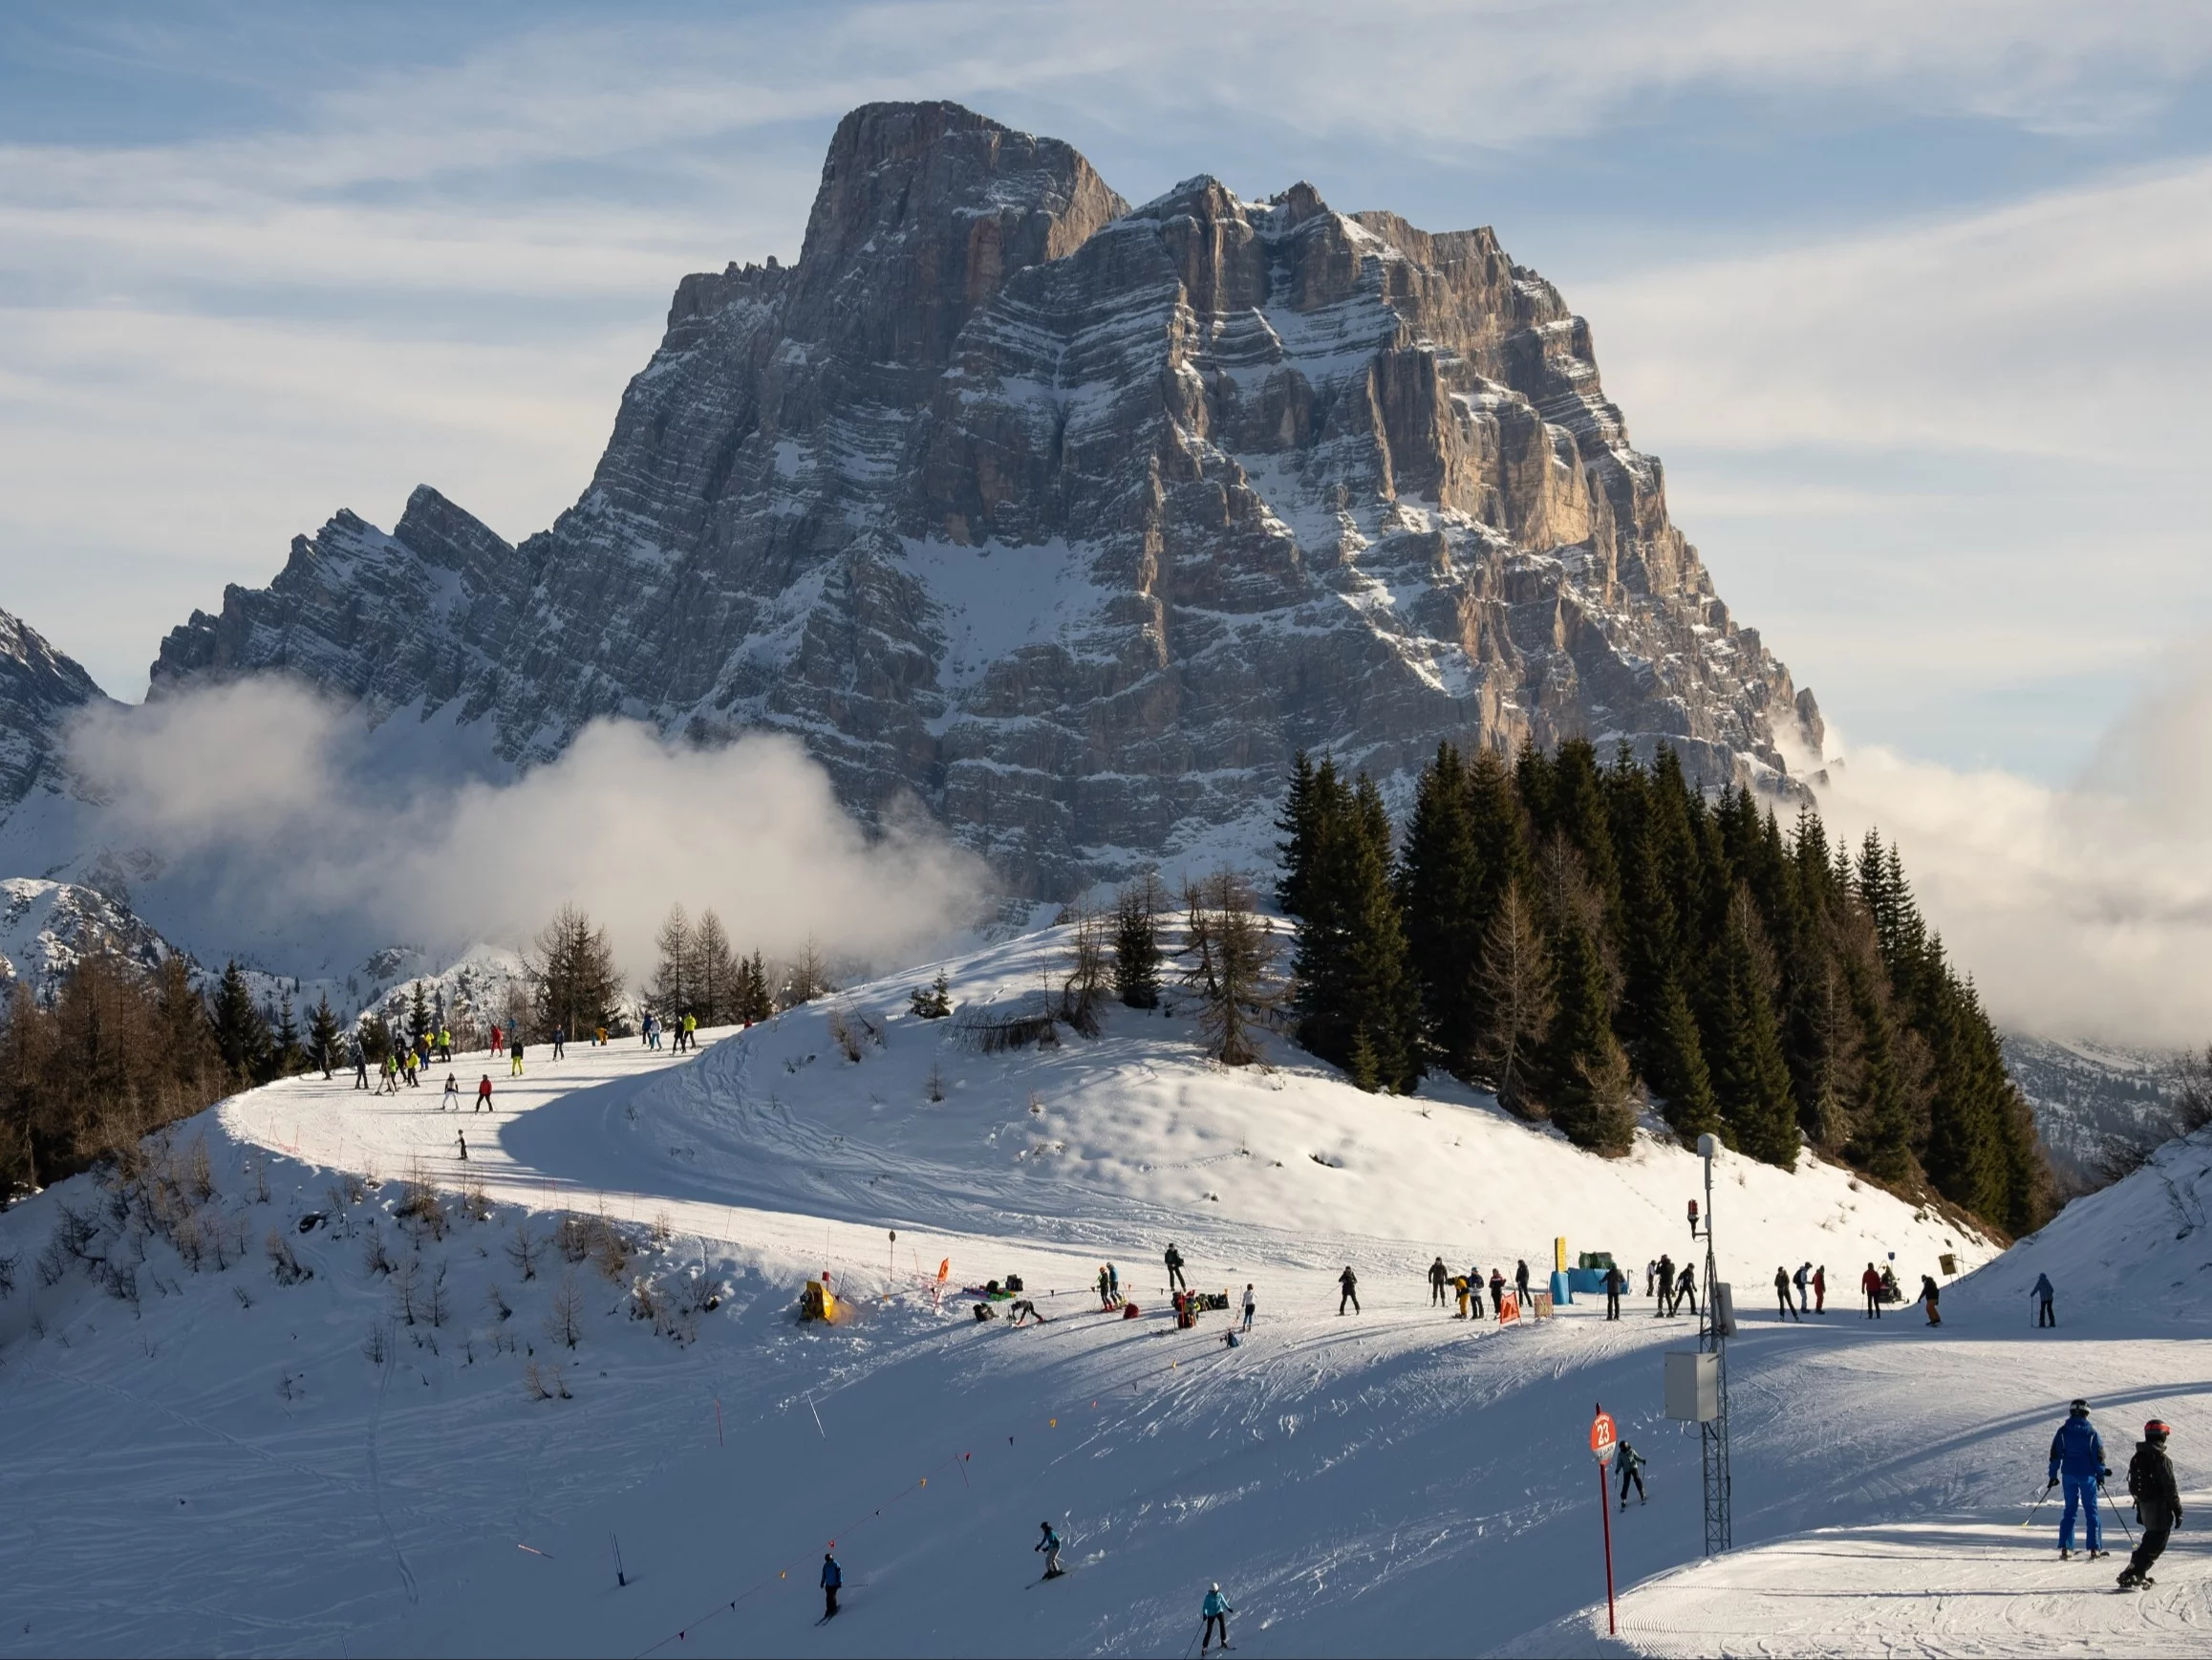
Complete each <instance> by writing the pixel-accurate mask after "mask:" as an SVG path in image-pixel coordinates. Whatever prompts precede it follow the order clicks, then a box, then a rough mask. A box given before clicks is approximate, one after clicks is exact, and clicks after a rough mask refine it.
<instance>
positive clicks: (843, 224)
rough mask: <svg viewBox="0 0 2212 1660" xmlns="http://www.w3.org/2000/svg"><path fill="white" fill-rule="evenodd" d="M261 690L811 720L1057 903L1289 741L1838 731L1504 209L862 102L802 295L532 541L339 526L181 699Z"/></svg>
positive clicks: (634, 440) (1261, 775)
mask: <svg viewBox="0 0 2212 1660" xmlns="http://www.w3.org/2000/svg"><path fill="white" fill-rule="evenodd" d="M271 670H282V671H285V672H288V673H290V674H293V675H297V676H300V677H303V678H305V679H309V680H311V681H312V682H313V683H315V684H316V685H318V686H321V687H323V688H325V689H327V690H329V691H332V692H335V693H339V694H342V695H344V696H346V697H349V698H353V699H357V700H359V701H361V702H362V703H364V704H365V705H366V706H367V708H368V710H369V712H370V714H371V716H372V718H375V719H382V718H384V717H386V716H389V715H392V714H395V713H398V712H401V711H419V712H422V713H428V712H429V711H431V710H435V709H441V708H446V707H447V706H449V705H450V706H457V707H458V711H459V718H460V719H461V720H462V722H478V721H488V722H492V723H493V726H494V730H495V731H496V734H497V742H498V746H499V749H500V751H501V752H502V754H503V755H504V756H505V758H506V759H508V760H510V761H513V762H518V763H528V762H530V761H534V760H540V759H544V758H547V757H548V756H551V755H553V754H556V753H558V752H559V751H560V750H561V748H562V747H563V746H564V745H565V744H567V743H568V742H569V740H570V739H571V738H572V737H573V736H574V734H575V733H576V732H577V731H578V730H579V729H580V728H581V726H582V725H583V724H584V723H586V722H589V721H591V719H593V718H595V717H599V716H605V715H627V716H634V717H642V718H645V719H649V720H651V721H653V722H655V723H656V724H657V725H658V726H659V727H660V728H661V729H662V730H663V731H665V732H668V733H670V734H672V735H681V736H684V737H687V738H690V739H694V740H698V741H704V742H714V741H718V740H720V739H723V738H726V737H728V736H731V735H734V734H736V733H739V732H741V731H744V730H746V729H751V728H762V727H766V728H772V729H778V730H783V731H788V732H792V733H796V734H798V735H800V736H801V737H803V738H804V740H805V743H806V744H807V745H808V746H809V748H810V749H811V750H812V752H813V753H814V754H815V755H817V756H818V757H819V758H821V760H823V761H824V762H825V763H826V764H827V765H828V767H829V768H830V770H831V772H832V773H833V775H834V777H835V779H836V782H837V785H838V787H839V790H840V792H841V793H842V795H843V797H844V798H845V800H846V801H847V803H848V805H849V806H851V807H852V808H855V809H856V810H858V811H859V812H861V813H863V814H864V815H873V814H876V813H880V812H882V811H883V810H885V809H887V808H890V807H891V806H892V804H893V803H894V802H897V801H900V800H903V799H906V798H908V797H910V796H913V797H919V798H920V799H921V800H922V801H924V802H925V803H927V804H928V806H929V807H930V808H931V809H932V810H933V811H934V812H935V813H936V814H937V815H938V816H939V817H940V818H941V819H943V820H944V821H945V822H946V823H947V824H949V825H950V826H951V827H953V828H954V830H956V833H958V834H959V835H961V836H962V837H963V838H965V839H966V840H967V841H968V842H969V843H970V844H971V845H973V846H975V847H977V848H978V849H979V850H981V851H983V852H987V853H988V854H989V855H990V856H991V857H992V858H993V860H994V861H995V863H996V864H997V865H998V866H999V869H1000V870H1001V871H1002V872H1003V873H1004V874H1005V876H1006V877H1007V878H1008V879H1009V880H1010V881H1011V882H1012V883H1014V884H1015V885H1016V886H1017V887H1018V888H1020V889H1021V890H1023V891H1026V892H1029V893H1032V894H1052V893H1056V892H1063V891H1065V890H1066V889H1068V888H1069V887H1071V886H1075V885H1078V884H1080V883H1082V882H1084V881H1086V880H1088V879H1091V878H1094V877H1096V876H1099V875H1102V874H1113V873H1117V872H1119V871H1121V870H1123V869H1126V868H1127V867H1128V866H1129V865H1130V864H1132V863H1133V862H1135V861H1137V860H1139V859H1144V858H1163V857H1172V856H1173V855H1175V854H1176V853H1177V852H1181V851H1183V850H1185V849H1188V848H1191V847H1192V846H1193V845H1202V844H1203V843H1204V842H1205V841H1206V839H1207V838H1208V837H1209V836H1210V835H1212V834H1214V833H1217V832H1218V831H1220V830H1221V829H1222V828H1223V827H1225V826H1232V825H1236V824H1239V823H1245V822H1250V821H1254V820H1262V821H1263V820H1264V818H1265V816H1266V815H1267V813H1268V812H1269V811H1270V810H1271V809H1272V803H1273V802H1274V800H1275V798H1276V797H1277V795H1278V791H1279V788H1280V785H1281V781H1282V778H1283V775H1284V771H1285V768H1286V766H1287V765H1288V762H1289V759H1290V757H1291V755H1292V753H1293V752H1294V751H1295V750H1296V749H1298V748H1299V747H1301V746H1302V747H1307V748H1314V749H1321V748H1326V749H1330V750H1333V751H1335V752H1336V753H1337V754H1338V755H1339V756H1340V757H1342V758H1345V759H1348V760H1350V761H1352V762H1354V763H1355V764H1358V765H1365V766H1367V767H1368V768H1370V769H1372V770H1376V771H1379V772H1385V773H1388V772H1395V771H1398V770H1400V769H1403V768H1406V767H1408V766H1410V765H1414V764H1416V763H1418V762H1419V761H1420V760H1421V759H1423V758H1424V757H1425V756H1426V755H1427V754H1428V753H1429V752H1430V751H1431V750H1432V749H1433V747H1434V745H1435V744H1436V742H1437V741H1438V740H1439V739H1440V738H1450V739H1454V740H1457V741H1459V742H1461V743H1463V744H1465V743H1472V742H1481V743H1489V744H1500V745H1508V746H1510V745H1514V744H1518V743H1519V742H1520V741H1521V740H1523V739H1524V738H1534V739H1535V740H1536V741H1537V742H1538V743H1547V742H1551V741H1555V740H1557V739H1558V738H1561V737H1565V736H1571V735H1578V734H1579V735H1587V736H1590V737H1592V738H1596V739H1600V740H1609V739H1611V738H1613V737H1615V736H1616V735H1618V736H1620V737H1623V738H1626V739H1627V740H1629V741H1630V742H1631V743H1632V744H1635V745H1636V746H1637V748H1638V749H1639V750H1640V751H1642V752H1644V753H1648V752H1649V751H1650V750H1651V748H1652V747H1653V746H1654V745H1656V744H1657V743H1659V742H1660V741H1662V740H1664V741H1667V742H1670V743H1672V744H1674V745H1675V746H1676V747H1677V748H1678V749H1680V750H1681V751H1682V752H1683V753H1684V755H1685V757H1686V762H1687V764H1688V765H1690V767H1691V768H1692V769H1693V770H1694V771H1696V772H1698V773H1700V774H1702V775H1703V776H1704V777H1706V778H1707V779H1708V780H1710V781H1712V782H1715V783H1718V782H1720V781H1723V780H1726V779H1729V778H1741V777H1745V776H1748V775H1750V774H1751V773H1754V772H1759V771H1762V770H1765V771H1769V772H1778V771H1781V770H1784V769H1785V757H1784V750H1785V748H1786V747H1789V746H1793V745H1794V746H1798V747H1801V748H1803V749H1805V750H1809V751H1811V752H1813V753H1815V754H1817V752H1818V749H1819V742H1820V720H1819V714H1818V711H1817V709H1816V708H1815V705H1814V703H1813V701H1812V699H1811V696H1810V694H1807V693H1799V692H1798V691H1796V690H1795V688H1794V687H1793V685H1792V683H1791V679H1790V676H1789V673H1788V671H1787V670H1786V669H1785V668H1783V666H1782V665H1781V664H1780V663H1779V662H1777V661H1776V660H1775V658H1773V656H1772V654H1771V653H1770V652H1769V651H1768V650H1767V648H1766V647H1765V645H1764V644H1763V642H1762V641H1761V640H1760V638H1759V636H1758V635H1757V634H1756V632H1755V631H1753V630H1750V629H1745V628H1739V627H1738V626H1737V625H1736V623H1735V622H1734V621H1733V620H1732V619H1731V618H1730V616H1729V612H1728V609H1727V607H1726V606H1724V605H1723V604H1722V603H1721V601H1720V600H1719V599H1718V597H1717V596H1716V595H1715V594H1714V593H1713V588H1712V583H1711V581H1710V579H1709V577H1708V576H1707V572H1706V571H1705V570H1704V568H1703V567H1702V566H1701V565H1700V564H1699V562H1698V558H1697V554H1696V550H1694V549H1693V548H1691V547H1690V546H1689V545H1688V543H1686V541H1685V540H1684V538H1683V536H1682V534H1681V532H1680V531H1678V530H1677V529H1676V528H1674V526H1673V525H1672V524H1671V522H1670V521H1669V519H1668V516H1667V510H1666V502H1665V491H1664V479H1663V474H1662V471H1661V468H1660V464H1659V463H1658V462H1657V461H1656V460H1655V459H1653V458H1651V457H1649V456H1645V455H1643V454H1641V453H1639V452H1638V451H1637V450H1635V449H1634V448H1632V447H1631V446H1630V444H1629V442H1628V436H1627V430H1626V427H1625V424H1624V422H1623V420H1622V419H1621V412H1620V411H1619V409H1618V408H1616V407H1615V406H1614V405H1613V404H1612V403H1611V402H1610V401H1608V400H1607V399H1606V398H1605V396H1604V393H1603V391H1602V389H1601V387H1600V381H1599V377H1598V372H1597V366H1596V361H1595V357H1594V354H1593V350H1592V346H1591V337H1590V331H1589V328H1588V326H1587V325H1586V324H1585V323H1584V322H1583V321H1582V320H1581V319H1580V318H1578V317H1577V316H1575V315H1574V314H1573V313H1571V312H1569V311H1568V309H1567V307H1566V304H1565V302H1564V301H1563V300H1562V299H1561V298H1560V296H1559V294H1558V293H1557V291H1556V290H1554V289H1553V288H1552V286H1551V285H1550V284H1549V283H1547V282H1545V281H1544V280H1543V279H1542V278H1541V277H1539V276H1538V275H1537V274H1536V272H1534V271H1532V270H1530V269H1527V268H1526V267H1522V266H1518V265H1515V264H1514V263H1513V261H1512V260H1511V259H1509V258H1508V257H1507V255H1506V254H1505V252H1504V251H1503V250H1502V249H1501V248H1499V246H1498V243H1497V239H1496V237H1495V236H1494V235H1493V233H1492V232H1491V231H1490V230H1488V229H1478V230H1471V231H1462V232H1454V233H1450V234H1446V235H1432V234H1430V233H1428V232H1425V231H1422V230H1418V229H1415V228H1414V227H1413V226H1410V225H1408V224H1407V223H1406V222H1405V221H1404V220H1402V219H1399V218H1397V217H1396V216H1394V215H1391V214H1387V213H1362V214H1356V215H1347V214H1344V213H1341V212H1339V211H1337V210H1335V209H1334V208H1332V207H1330V206H1329V205H1327V204H1325V203H1324V202H1322V201H1321V198H1320V196H1319V195H1317V194H1316V193H1315V191H1314V190H1313V189H1312V188H1311V187H1310V186H1308V185H1304V184H1299V185H1296V186H1294V187H1292V188H1291V189H1289V190H1287V191H1285V192H1284V193H1283V194H1281V195H1280V196H1278V197H1275V198H1273V199H1271V200H1269V201H1266V202H1247V201H1242V200H1239V199H1238V198H1237V197H1236V196H1235V195H1234V194H1233V193H1232V192H1230V191H1228V190H1227V189H1225V188H1224V187H1223V186H1222V185H1221V184H1219V183H1216V182H1215V181H1213V180H1212V179H1206V178H1200V179H1195V180H1192V181H1191V182H1189V183H1184V184H1181V185H1178V186H1177V187H1176V188H1175V189H1174V190H1172V191H1170V192H1169V193H1168V194H1167V195H1166V196H1163V197H1161V198H1160V199H1159V200H1157V201H1155V202H1152V203H1149V204H1147V205H1144V206H1142V207H1138V208H1133V209H1132V208H1130V207H1129V206H1128V205H1127V204H1126V203H1125V202H1123V201H1122V199H1121V198H1120V197H1118V196H1116V195H1115V194H1114V193H1113V192H1112V191H1111V190H1110V189H1108V188H1107V187H1106V184H1105V183H1104V182H1102V181H1101V180H1100V178H1099V176H1098V175H1097V174H1096V173H1095V172H1094V171H1093V170H1092V168H1091V167H1090V165H1089V164H1088V163H1087V162H1085V160H1084V159H1083V158H1082V157H1081V156H1080V155H1078V154H1077V153H1076V152H1075V151H1074V150H1072V149H1071V148H1069V147H1068V146H1067V145H1066V144H1063V143H1061V142H1059V141H1058V140H1050V139H1040V138H1033V137H1031V136H1029V135H1026V134H1021V133H1017V132H1013V131H1011V130H1009V129H1007V128H1005V127H1002V126H1000V125H999V124H998V123H997V122H994V121H991V120H988V119H984V118H983V117H981V116H978V115H976V114H973V113H972V112H970V111H967V110H964V109H961V108H959V107H957V106H956V105H951V104H943V103H926V104H877V105H870V106H868V107H865V108H863V109H859V110H856V111H854V112H853V113H852V114H851V115H849V116H848V117H847V118H846V119H845V120H844V121H843V122H842V123H841V124H840V125H839V127H838V130H837V134H836V137H835V139H834V140H833V141H832V143H831V146H830V150H829V155H828V159H827V162H826V163H825V165H824V169H823V177H822V186H821V191H820V194H819V196H818V197H817V199H816V202H815V205H814V210H813V214H812V217H811V219H810V221H809V223H808V226H807V229H806V238H805V249H804V253H803V256H802V258H801V260H800V262H799V264H798V265H797V266H795V267H780V266H778V265H777V264H776V263H775V262H773V261H771V262H769V264H768V265H766V266H765V267H753V266H745V267H742V268H740V267H737V266H732V267H731V268H730V269H727V270H725V271H721V272H717V273H709V274H704V275H698V276H691V277H686V278H685V279H684V280H683V282H682V283H681V284H680V285H679V286H678V288H677V290H676V299H675V303H674V305H673V306H672V307H671V308H670V312H669V318H668V331H667V334H666V337H665V338H664V340H663V341H662V344H661V346H660V349H659V350H658V351H657V352H656V353H655V355H654V357H653V360H652V362H651V363H649V364H648V365H647V366H646V368H645V369H644V371H643V372H642V373H641V374H639V375H638V376H637V377H636V378H635V379H634V380H633V381H632V382H631V385H630V387H629V390H628V391H627V393H626V394H625V396H624V398H623V401H622V407H621V411H620V413H619V415H618V416H617V418H616V420H615V426H614V432H613V436H612V440H611V441H610V442H609V444H608V447H607V451H606V454H605V456H604V457H603V459H602V460H601V462H600V464H599V468H598V472H597V475H596V477H595V478H594V479H593V481H592V483H591V487H590V488H589V489H588V490H586V492H585V493H584V495H583V497H582V499H581V500H580V501H579V502H578V503H577V505H576V506H575V507H573V508H571V509H570V510H569V512H567V513H565V514H563V515H562V516H561V518H560V520H559V521H558V523H557V524H555V526H554V527H553V528H551V529H550V530H549V531H547V532H544V533H542V534H539V535H536V536H532V537H530V538H529V539H527V540H526V541H525V542H523V543H521V544H520V545H510V544H508V543H507V542H505V541H504V540H503V539H501V538H500V537H499V536H497V535H495V534H494V533H493V532H492V531H490V530H489V529H488V528H485V527H484V526H483V525H482V524H480V523H479V522H478V521H476V520H475V519H473V518H471V517H470V516H469V515H468V514H467V513H466V512H464V511H462V509H461V508H460V507H456V506H454V505H453V504H452V503H450V502H448V501H446V500H445V499H444V498H443V497H441V496H440V495H439V494H438V493H437V492H436V491H434V490H431V489H428V488H427V487H425V488H420V489H418V490H417V491H416V493H415V494H414V496H413V497H412V498H411V499H410V501H409V502H408V504H407V508H406V511H405V513H404V514H403V516H402V517H401V518H400V520H399V522H398V524H397V526H396V527H395V528H394V529H393V530H392V531H391V532H390V533H389V534H387V533H385V532H383V531H380V530H378V529H376V528H373V527H372V526H370V525H368V524H367V523H365V522H364V521H362V520H361V519H359V518H357V517H356V516H354V514H352V513H350V512H342V513H340V514H339V515H338V516H337V517H335V518H333V520H332V521H331V522H330V523H329V524H328V525H326V526H325V527H324V528H323V529H322V530H321V531H320V532H319V533H318V534H317V535H315V536H314V537H312V538H307V537H303V538H300V539H298V540H297V541H295V542H294V544H293V546H292V552H291V557H290V561H289V562H288V564H287V565H286V567H285V569H284V571H282V572H281V573H280V574H279V575H278V576H277V578H276V579H275V580H274V581H273V582H272V583H271V584H270V585H269V587H268V588H267V589H263V590H258V591H251V590H247V589H243V588H238V587H232V588H230V589H229V590H227V591H226V593H225V599H224V605H223V609H222V612H221V614H219V615H209V614H204V613H195V614H194V615H193V617H192V619H191V621H190V622H189V623H187V624H186V625H185V626H184V627H183V628H180V629H178V630H176V631H174V632H173V633H172V634H171V635H170V636H169V637H168V638H167V640H166V641H165V642H164V643H163V645H162V647H161V658H160V660H159V661H158V662H157V663H156V664H155V665H154V671H153V673H154V686H155V690H156V692H157V694H160V693H163V692H167V691H172V690H175V689H177V688H180V687H183V686H185V685H189V684H192V683H194V682H196V681H200V680H204V679H208V678H210V677H219V676H227V675H236V674H242V673H256V672H265V671H271Z"/></svg>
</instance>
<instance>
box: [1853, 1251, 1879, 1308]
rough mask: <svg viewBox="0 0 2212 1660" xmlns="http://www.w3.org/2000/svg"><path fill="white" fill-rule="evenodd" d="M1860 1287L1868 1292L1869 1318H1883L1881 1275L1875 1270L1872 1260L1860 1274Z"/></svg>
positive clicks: (1867, 1306)
mask: <svg viewBox="0 0 2212 1660" xmlns="http://www.w3.org/2000/svg"><path fill="white" fill-rule="evenodd" d="M1858 1288H1859V1289H1860V1290H1861V1291H1863V1292H1865V1293H1866V1317H1867V1319H1869V1320H1879V1319H1880V1318H1881V1276H1880V1275H1879V1274H1877V1273H1876V1272H1875V1271H1874V1264H1873V1263H1872V1262H1869V1263H1867V1265H1866V1272H1865V1273H1863V1274H1861V1275H1859V1277H1858Z"/></svg>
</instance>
